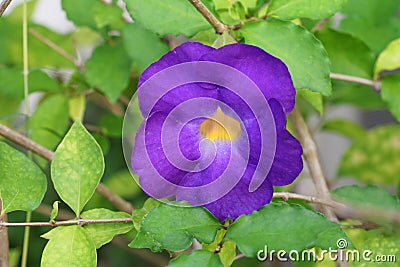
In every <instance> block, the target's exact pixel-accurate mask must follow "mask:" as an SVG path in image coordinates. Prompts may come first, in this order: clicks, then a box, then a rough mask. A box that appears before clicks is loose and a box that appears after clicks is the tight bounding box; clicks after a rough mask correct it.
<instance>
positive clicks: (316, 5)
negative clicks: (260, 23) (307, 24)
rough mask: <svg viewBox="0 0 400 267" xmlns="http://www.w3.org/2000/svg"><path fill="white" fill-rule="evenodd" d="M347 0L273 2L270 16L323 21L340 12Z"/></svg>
mask: <svg viewBox="0 0 400 267" xmlns="http://www.w3.org/2000/svg"><path fill="white" fill-rule="evenodd" d="M346 2H347V0H330V1H325V0H272V2H271V4H270V5H269V8H268V14H269V15H272V16H277V17H279V18H281V19H285V20H291V19H296V18H309V19H323V18H327V17H330V16H332V15H333V14H335V13H336V12H338V11H340V10H341V9H342V8H343V6H344V4H345V3H346Z"/></svg>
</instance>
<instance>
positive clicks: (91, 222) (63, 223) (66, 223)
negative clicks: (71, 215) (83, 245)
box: [0, 218, 132, 227]
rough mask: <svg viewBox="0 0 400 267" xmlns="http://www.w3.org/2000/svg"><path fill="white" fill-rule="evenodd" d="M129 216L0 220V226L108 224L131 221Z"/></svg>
mask: <svg viewBox="0 0 400 267" xmlns="http://www.w3.org/2000/svg"><path fill="white" fill-rule="evenodd" d="M131 222H132V219H131V218H117V219H100V220H87V219H79V220H71V221H58V222H22V223H9V222H0V227H21V226H29V227H45V226H47V227H56V226H67V225H86V224H109V223H131Z"/></svg>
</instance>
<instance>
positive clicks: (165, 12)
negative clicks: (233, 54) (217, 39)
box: [125, 0, 211, 37]
mask: <svg viewBox="0 0 400 267" xmlns="http://www.w3.org/2000/svg"><path fill="white" fill-rule="evenodd" d="M125 3H126V8H127V9H128V11H129V14H131V16H132V17H133V19H134V20H135V21H138V22H139V23H141V24H142V25H143V26H144V27H145V28H147V29H149V30H150V31H152V32H155V33H157V34H159V35H161V36H165V35H167V34H173V35H179V34H183V35H186V36H188V37H190V36H193V35H194V34H196V33H197V32H199V31H202V30H206V29H208V28H211V26H210V24H209V23H208V22H207V21H206V19H205V18H203V16H202V15H201V14H200V13H199V12H198V11H197V10H196V8H195V7H194V6H193V5H192V4H190V2H189V1H187V0H163V1H159V0H146V1H143V0H126V1H125Z"/></svg>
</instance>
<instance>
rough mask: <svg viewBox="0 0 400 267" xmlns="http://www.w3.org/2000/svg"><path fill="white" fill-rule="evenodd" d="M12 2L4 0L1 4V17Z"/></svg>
mask: <svg viewBox="0 0 400 267" xmlns="http://www.w3.org/2000/svg"><path fill="white" fill-rule="evenodd" d="M10 4H11V0H4V1H3V2H1V5H0V17H1V16H2V15H3V13H4V11H6V9H7V7H8V6H9V5H10Z"/></svg>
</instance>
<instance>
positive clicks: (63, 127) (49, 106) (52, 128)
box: [29, 95, 69, 166]
mask: <svg viewBox="0 0 400 267" xmlns="http://www.w3.org/2000/svg"><path fill="white" fill-rule="evenodd" d="M68 113H69V106H68V98H67V97H66V96H64V95H54V96H51V97H49V98H46V99H45V100H43V101H42V102H41V103H40V105H39V106H38V108H37V109H36V111H35V112H34V113H33V115H32V117H31V118H30V119H29V129H30V138H31V139H32V140H33V141H35V142H37V143H39V144H41V145H42V146H44V147H46V148H48V149H50V150H54V149H55V148H56V147H57V145H58V144H59V143H60V142H61V140H62V137H63V136H64V135H65V133H66V132H67V130H68V127H69V116H68ZM35 158H38V157H35ZM38 162H39V163H40V165H41V166H46V165H47V161H45V160H44V159H41V158H38Z"/></svg>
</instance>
